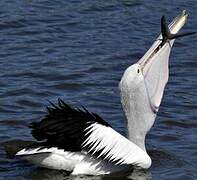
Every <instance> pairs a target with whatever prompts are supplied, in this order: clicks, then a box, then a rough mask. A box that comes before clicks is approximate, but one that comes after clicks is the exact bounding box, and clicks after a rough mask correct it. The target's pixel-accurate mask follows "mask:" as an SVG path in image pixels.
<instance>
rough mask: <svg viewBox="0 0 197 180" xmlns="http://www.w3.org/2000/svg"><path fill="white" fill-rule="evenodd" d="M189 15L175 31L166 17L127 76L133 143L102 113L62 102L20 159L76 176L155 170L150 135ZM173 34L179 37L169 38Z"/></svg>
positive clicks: (36, 128)
mask: <svg viewBox="0 0 197 180" xmlns="http://www.w3.org/2000/svg"><path fill="white" fill-rule="evenodd" d="M187 16H188V15H187V13H186V12H185V11H183V12H182V14H181V15H179V16H178V17H176V18H175V20H174V21H173V22H172V23H171V24H170V25H169V28H168V26H166V25H165V18H162V19H163V20H162V23H161V24H162V28H164V29H162V35H163V39H162V35H160V36H159V38H158V39H157V40H156V41H155V42H154V44H153V45H152V47H151V48H150V49H149V50H148V51H147V53H146V54H145V55H144V56H143V57H142V58H141V59H140V60H139V61H138V62H137V63H136V64H134V65H132V66H130V67H129V68H127V69H126V71H125V72H124V74H123V77H122V79H121V81H120V84H119V88H120V95H121V102H122V106H123V110H124V112H125V116H126V120H127V127H128V139H127V138H126V137H124V136H122V135H121V134H119V133H118V132H116V131H115V130H114V129H113V128H112V127H111V126H110V125H109V124H108V123H107V122H106V121H104V120H103V119H102V118H101V117H100V116H98V115H97V114H95V113H90V112H88V111H87V110H86V109H85V108H83V109H78V108H72V107H70V106H69V105H68V104H66V103H65V102H63V101H62V100H60V99H59V101H58V104H57V105H55V104H52V103H51V106H50V107H48V108H47V109H48V114H47V115H46V116H45V118H44V119H42V120H41V121H40V122H34V123H32V124H31V125H30V128H32V135H33V137H34V138H35V139H36V140H38V141H39V142H38V143H36V144H34V145H31V146H29V147H27V148H25V149H22V150H21V151H19V152H18V153H17V154H16V155H17V156H20V157H21V158H23V159H26V160H28V161H30V162H32V163H34V164H37V165H38V166H42V167H47V168H52V169H62V170H67V171H71V172H72V174H91V175H100V174H109V173H115V172H119V171H128V170H129V169H131V167H133V166H138V167H141V168H145V169H146V168H149V167H150V166H151V158H150V157H149V155H148V154H147V152H146V148H145V137H146V134H147V132H148V131H149V130H150V128H151V127H152V125H153V123H154V121H155V118H156V112H157V111H158V109H159V106H160V103H161V99H162V96H163V92H164V88H165V85H166V83H167V81H168V76H169V73H168V60H169V55H170V51H171V48H172V45H173V43H174V38H176V33H178V31H179V30H180V29H181V28H182V26H183V25H184V24H185V22H186V19H187ZM169 32H170V33H169ZM171 34H174V35H173V37H172V38H169V37H168V36H169V35H171ZM190 34H191V33H190ZM170 37H171V36H170ZM177 37H180V36H177ZM160 40H161V41H160Z"/></svg>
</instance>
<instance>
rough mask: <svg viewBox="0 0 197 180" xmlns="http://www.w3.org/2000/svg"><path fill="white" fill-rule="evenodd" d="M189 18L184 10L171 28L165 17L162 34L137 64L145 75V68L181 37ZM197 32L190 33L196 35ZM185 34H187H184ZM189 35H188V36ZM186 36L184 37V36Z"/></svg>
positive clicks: (162, 21)
mask: <svg viewBox="0 0 197 180" xmlns="http://www.w3.org/2000/svg"><path fill="white" fill-rule="evenodd" d="M187 18H188V14H187V12H186V10H183V11H182V13H181V14H180V15H179V16H177V17H176V18H175V19H174V20H173V21H172V22H171V23H170V25H169V26H167V24H166V20H165V17H164V16H163V17H162V19H161V34H160V35H159V37H158V38H157V40H156V41H155V42H154V43H153V45H152V46H151V48H150V49H149V50H148V51H147V52H146V53H145V55H144V56H143V57H142V58H141V59H140V60H139V61H138V62H137V63H138V64H140V66H141V69H142V72H143V74H144V75H145V74H146V68H145V66H146V65H147V64H148V62H149V61H151V59H152V58H153V57H154V55H156V54H157V53H158V51H160V50H161V49H164V47H165V46H167V45H170V46H171V47H172V45H173V43H174V40H175V38H176V36H179V33H178V32H179V30H180V29H181V28H182V27H183V26H184V24H185V23H186V21H187ZM194 33H195V32H191V33H188V35H190V34H194ZM184 34H185V33H184ZM186 35H187V34H186ZM172 36H173V37H172ZM183 36H184V35H183Z"/></svg>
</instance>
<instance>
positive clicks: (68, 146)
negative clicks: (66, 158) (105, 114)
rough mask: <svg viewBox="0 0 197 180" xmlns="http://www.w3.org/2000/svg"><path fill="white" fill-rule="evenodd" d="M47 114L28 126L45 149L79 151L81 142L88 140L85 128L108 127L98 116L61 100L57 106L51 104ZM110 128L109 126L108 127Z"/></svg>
mask: <svg viewBox="0 0 197 180" xmlns="http://www.w3.org/2000/svg"><path fill="white" fill-rule="evenodd" d="M47 110H48V114H47V115H46V116H45V118H44V119H42V120H41V121H40V122H33V123H31V124H30V126H29V127H30V128H32V132H31V133H32V135H33V137H34V138H35V139H37V140H38V141H44V143H43V145H44V146H45V147H46V146H47V147H58V148H60V149H64V150H67V151H81V150H82V146H81V145H82V144H83V142H84V141H85V140H86V139H87V138H88V134H87V131H86V130H87V128H88V127H89V126H90V125H91V124H93V123H95V122H97V123H99V124H102V125H104V126H110V125H109V124H108V123H107V122H106V121H104V120H103V119H102V118H101V117H100V116H98V115H97V114H95V113H90V112H88V111H87V110H86V109H85V108H84V107H83V109H77V108H72V107H70V106H69V105H68V104H66V103H65V102H63V101H62V100H61V99H59V100H58V105H55V104H53V103H51V107H47ZM110 127H111V126H110Z"/></svg>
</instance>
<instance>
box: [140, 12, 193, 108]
mask: <svg viewBox="0 0 197 180" xmlns="http://www.w3.org/2000/svg"><path fill="white" fill-rule="evenodd" d="M187 17H188V14H187V13H186V11H183V12H182V13H181V14H180V15H179V16H177V17H176V18H175V19H174V20H173V21H172V22H171V24H170V25H169V26H167V25H166V22H165V18H164V17H163V18H162V21H161V29H162V34H161V35H160V36H159V37H158V38H157V40H156V41H155V42H154V43H153V45H152V46H151V48H150V49H149V50H148V51H147V52H146V53H145V55H144V56H143V57H142V58H141V59H140V60H139V61H138V62H137V64H139V65H140V69H141V72H142V74H143V75H144V80H145V84H146V88H147V93H148V95H149V98H150V104H151V108H152V110H153V111H154V112H156V111H157V110H158V108H159V105H160V103H161V99H162V97H163V92H164V88H165V85H166V83H167V81H168V77H169V69H168V62H169V55H170V52H171V48H172V45H173V43H174V41H175V38H176V37H181V36H180V35H179V34H178V32H179V30H180V29H181V28H182V27H183V25H184V24H185V23H186V21H187ZM189 34H193V33H189ZM189 34H186V35H189ZM162 35H163V36H162Z"/></svg>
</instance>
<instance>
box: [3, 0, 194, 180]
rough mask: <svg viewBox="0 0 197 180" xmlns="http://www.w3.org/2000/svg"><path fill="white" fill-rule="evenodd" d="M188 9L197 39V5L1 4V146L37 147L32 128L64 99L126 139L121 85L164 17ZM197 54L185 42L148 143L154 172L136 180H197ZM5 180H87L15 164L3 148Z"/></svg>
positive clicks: (130, 1) (111, 1) (102, 0)
mask: <svg viewBox="0 0 197 180" xmlns="http://www.w3.org/2000/svg"><path fill="white" fill-rule="evenodd" d="M183 9H186V10H187V11H188V12H189V14H190V16H189V21H188V23H187V25H186V26H185V27H184V30H186V31H187V30H193V31H195V30H196V29H197V19H196V17H197V13H196V9H197V3H196V1H195V0H187V1H184V0H180V1H176V0H172V1H164V0H161V1H157V0H149V1H145V0H108V1H106V0H94V1H92V0H86V1H83V0H67V1H63V0H62V1H60V0H53V1H49V0H42V1H41V0H15V1H11V0H4V1H0V19H1V20H0V63H1V66H0V143H2V142H8V141H10V140H13V139H21V140H33V138H32V137H31V134H30V130H29V129H28V124H29V123H30V122H32V121H35V120H39V119H40V118H42V117H43V115H45V106H47V105H48V100H50V101H53V102H56V100H57V98H58V97H60V98H62V99H63V100H65V101H66V102H68V103H70V104H72V105H77V106H80V105H84V106H85V107H87V108H88V109H89V110H90V111H93V112H96V113H98V114H100V115H101V116H102V117H103V118H104V119H106V120H107V121H108V122H109V123H110V124H111V125H112V126H113V127H114V128H115V129H116V130H117V131H119V132H120V133H122V134H125V133H126V131H125V124H124V116H123V113H122V109H121V104H120V98H119V91H118V88H117V87H118V82H119V80H120V79H121V76H122V74H123V72H124V70H125V69H126V68H127V67H128V66H130V65H131V64H133V63H135V62H136V61H137V60H138V59H139V58H141V56H142V55H143V54H144V53H145V52H146V50H147V49H148V48H149V47H150V45H151V44H152V42H153V41H154V40H155V38H156V37H157V36H158V34H159V33H160V17H161V16H162V15H166V16H167V18H168V19H169V20H172V19H173V17H175V16H177V15H178V14H179V13H180V12H181V11H182V10H183ZM196 47H197V36H196V35H194V36H191V37H185V38H182V39H180V40H177V41H176V43H175V45H174V48H173V51H172V54H171V57H170V79H169V83H168V85H167V87H166V90H165V94H164V98H163V101H162V104H161V107H160V111H159V113H158V116H157V119H156V122H155V124H154V127H153V128H152V129H151V131H150V133H149V134H148V136H147V139H146V144H147V149H148V152H149V154H150V156H151V158H152V160H153V164H152V167H151V168H150V169H149V170H148V171H145V172H140V173H136V175H135V176H132V175H131V176H130V177H127V179H132V178H133V179H139V178H142V179H166V180H167V179H197V170H196V168H197V91H196V89H197V57H196V56H197V55H196ZM5 178H8V179H77V178H78V177H69V176H67V175H66V174H65V172H62V171H51V170H46V169H39V168H36V167H35V166H33V165H30V164H27V163H25V162H23V161H21V160H17V159H10V158H8V157H7V156H6V153H5V151H4V150H3V148H1V149H0V179H5ZM79 178H84V179H98V178H99V177H79ZM103 179H105V177H103ZM110 179H112V178H110ZM116 179H117V178H116ZM118 179H120V178H118ZM122 179H126V177H124V178H122Z"/></svg>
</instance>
